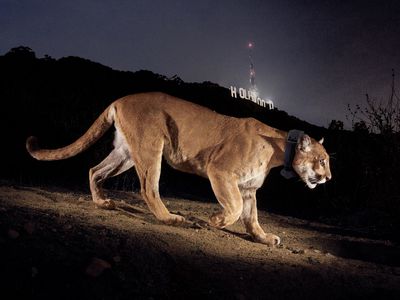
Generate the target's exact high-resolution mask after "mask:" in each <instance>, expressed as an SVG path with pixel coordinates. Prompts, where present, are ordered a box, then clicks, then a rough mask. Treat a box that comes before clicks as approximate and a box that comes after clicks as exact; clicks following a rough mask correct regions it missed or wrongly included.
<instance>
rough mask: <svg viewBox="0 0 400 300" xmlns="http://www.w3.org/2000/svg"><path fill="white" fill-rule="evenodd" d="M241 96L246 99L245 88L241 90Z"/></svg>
mask: <svg viewBox="0 0 400 300" xmlns="http://www.w3.org/2000/svg"><path fill="white" fill-rule="evenodd" d="M239 96H240V98H242V99H246V90H245V89H244V88H240V89H239Z"/></svg>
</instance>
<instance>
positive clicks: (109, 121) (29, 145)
mask: <svg viewBox="0 0 400 300" xmlns="http://www.w3.org/2000/svg"><path fill="white" fill-rule="evenodd" d="M114 114H115V108H114V107H113V105H110V106H109V107H108V108H107V109H106V110H105V111H104V112H103V113H102V114H101V115H100V116H99V117H98V118H97V120H96V121H95V122H94V123H93V124H92V126H90V128H89V129H88V130H87V131H86V132H85V134H84V135H82V136H81V137H80V138H79V139H77V140H76V141H75V142H73V143H72V144H70V145H68V146H65V147H62V148H58V149H40V148H39V146H38V140H37V138H36V137H34V136H30V137H29V138H28V139H27V140H26V150H28V152H29V154H30V155H31V156H32V157H34V158H36V159H37V160H60V159H66V158H69V157H72V156H75V155H77V154H79V153H81V152H83V151H85V150H86V149H88V148H89V147H90V146H91V145H93V144H94V143H95V142H96V141H97V140H98V139H100V138H101V137H102V136H103V135H104V133H106V131H107V130H108V129H109V128H110V127H111V125H113V123H114Z"/></svg>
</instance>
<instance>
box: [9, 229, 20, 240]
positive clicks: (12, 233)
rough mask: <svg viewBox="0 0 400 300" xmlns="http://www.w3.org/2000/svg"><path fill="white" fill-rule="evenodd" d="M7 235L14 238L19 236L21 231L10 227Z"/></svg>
mask: <svg viewBox="0 0 400 300" xmlns="http://www.w3.org/2000/svg"><path fill="white" fill-rule="evenodd" d="M7 235H8V237H9V238H10V239H13V240H15V239H17V238H19V232H18V231H16V230H14V229H9V230H8V232H7Z"/></svg>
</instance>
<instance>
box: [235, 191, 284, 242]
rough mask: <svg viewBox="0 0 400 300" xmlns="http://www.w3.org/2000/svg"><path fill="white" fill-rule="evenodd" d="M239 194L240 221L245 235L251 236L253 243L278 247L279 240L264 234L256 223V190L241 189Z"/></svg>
mask: <svg viewBox="0 0 400 300" xmlns="http://www.w3.org/2000/svg"><path fill="white" fill-rule="evenodd" d="M241 194H242V198H243V212H242V215H241V219H242V220H243V223H244V225H245V227H246V231H247V233H248V234H250V235H251V236H252V238H253V240H254V241H255V242H259V243H262V244H266V245H268V246H276V245H279V244H280V242H281V239H280V238H279V237H278V236H276V235H274V234H272V233H265V232H264V230H263V229H262V228H261V226H260V224H259V223H258V214H257V200H256V189H242V190H241Z"/></svg>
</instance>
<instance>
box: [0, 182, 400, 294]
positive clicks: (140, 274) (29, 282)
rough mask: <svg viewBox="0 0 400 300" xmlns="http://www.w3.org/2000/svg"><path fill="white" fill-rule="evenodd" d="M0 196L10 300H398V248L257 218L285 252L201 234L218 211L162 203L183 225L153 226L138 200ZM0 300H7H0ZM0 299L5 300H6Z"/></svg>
mask: <svg viewBox="0 0 400 300" xmlns="http://www.w3.org/2000/svg"><path fill="white" fill-rule="evenodd" d="M111 196H112V198H113V199H116V200H117V204H118V209H117V210H116V211H104V210H100V209H95V208H94V206H93V204H92V203H91V200H90V197H89V195H85V194H74V193H61V192H58V191H55V190H50V189H37V188H23V187H6V186H3V187H0V280H1V284H0V285H3V287H1V290H0V293H2V294H3V295H9V296H11V298H16V297H17V296H18V297H21V296H22V297H24V298H26V297H27V296H28V297H31V298H42V297H46V298H47V297H57V298H65V299H66V298H68V299H71V297H75V298H76V297H77V296H79V297H89V298H90V299H93V298H102V299H104V298H114V299H132V298H134V297H136V298H145V299H150V298H153V299H157V298H173V297H174V298H189V297H190V298H199V297H208V298H218V299H224V298H229V299H266V298H268V299H275V298H278V299H282V298H283V299H285V298H292V297H295V298H296V299H298V298H312V299H316V298H320V297H324V298H329V299H330V298H343V299H348V298H349V297H352V296H357V297H366V296H376V297H378V296H380V297H382V296H384V297H387V298H389V299H392V298H397V299H398V297H399V296H400V248H399V247H398V246H397V245H393V244H392V243H391V242H390V241H381V240H371V239H368V238H365V237H363V236H362V234H357V233H355V232H351V231H349V230H347V229H346V228H338V227H332V226H327V225H323V224H319V223H309V222H306V221H303V220H299V219H295V218H290V217H283V216H279V215H273V214H267V213H265V212H260V215H259V219H260V223H261V224H262V226H263V227H264V228H265V229H267V231H269V232H273V233H275V234H277V235H279V236H280V237H281V239H282V245H281V246H280V247H278V248H268V247H266V246H264V245H260V244H256V243H253V242H251V241H250V240H249V239H248V237H247V235H246V234H245V233H244V228H243V226H242V224H241V222H238V223H237V224H235V225H234V226H231V227H229V228H228V229H227V230H224V231H221V230H216V229H214V228H210V227H208V226H207V225H206V221H207V219H208V216H209V215H210V214H211V213H212V212H214V211H216V210H217V209H218V205H216V204H209V203H200V202H193V201H189V200H184V199H165V202H166V204H167V206H168V207H169V208H170V210H171V211H172V212H175V213H178V214H182V215H184V216H185V217H186V219H187V220H188V222H187V223H186V224H185V225H184V226H181V227H172V226H167V225H164V224H161V223H159V222H158V221H157V220H156V219H155V218H154V217H153V216H152V215H151V214H150V213H149V211H148V210H147V208H146V206H145V204H144V203H143V202H142V200H141V199H140V197H139V196H138V195H134V196H133V197H132V194H131V193H122V192H118V193H113V194H112V195H111ZM0 298H3V297H2V295H1V294H0ZM3 299H4V298H3Z"/></svg>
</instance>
